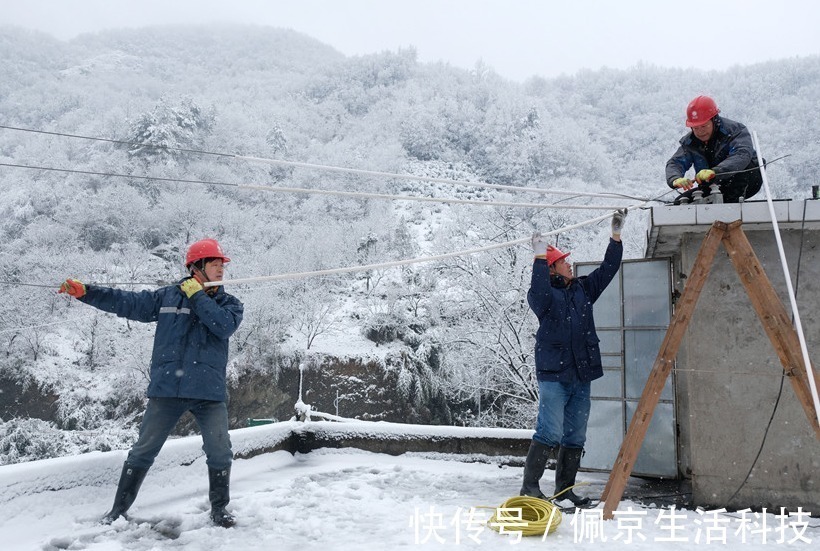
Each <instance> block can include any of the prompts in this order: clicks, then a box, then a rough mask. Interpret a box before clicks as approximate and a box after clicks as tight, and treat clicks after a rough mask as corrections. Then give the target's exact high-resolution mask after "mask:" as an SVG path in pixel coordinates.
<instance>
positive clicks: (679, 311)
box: [601, 222, 727, 519]
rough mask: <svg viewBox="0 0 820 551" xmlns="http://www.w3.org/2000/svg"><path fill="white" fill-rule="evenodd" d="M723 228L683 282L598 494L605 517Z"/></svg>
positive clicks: (708, 240)
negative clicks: (616, 455)
mask: <svg viewBox="0 0 820 551" xmlns="http://www.w3.org/2000/svg"><path fill="white" fill-rule="evenodd" d="M726 229H727V225H726V224H725V223H723V222H715V223H714V224H712V227H711V228H710V229H709V231H708V233H707V234H706V237H705V238H704V239H703V243H702V244H701V246H700V250H699V251H698V256H697V258H696V259H695V263H694V265H693V266H692V270H691V272H690V274H689V278H688V280H687V282H686V287H685V288H684V290H683V294H682V295H681V298H680V299H679V300H678V304H677V307H676V308H675V313H674V315H673V316H672V320H671V321H670V324H669V328H668V329H667V330H666V336H665V337H664V339H663V343H662V344H661V348H660V350H659V351H658V356H657V358H655V363H654V364H653V366H652V371H651V372H650V374H649V378H648V379H647V382H646V386H645V387H644V389H643V393H642V394H641V399H640V401H639V402H638V408H637V410H636V411H635V415H634V416H633V417H632V421H631V422H630V423H629V429H628V430H627V433H626V437H625V438H624V441H623V443H622V444H621V450H620V452H619V453H618V457H617V459H615V464H614V465H613V467H612V472H610V474H609V480H608V481H607V484H606V487H605V488H604V492H603V494H601V501H603V502H604V518H605V519H611V518H613V516H614V515H613V513H612V512H613V511H614V510H616V509H617V508H618V504H619V503H620V502H621V498H622V497H623V495H624V488H626V483H627V480H628V479H629V475H630V474H632V469H633V468H634V465H635V459H636V458H637V456H638V452H639V451H640V449H641V445H642V444H643V440H644V438H645V437H646V431H647V429H648V428H649V423H650V422H651V421H652V415H653V414H654V413H655V408H656V407H657V405H658V400H660V396H661V391H662V390H663V386H664V385H665V384H666V380H667V379H668V378H669V373H670V372H671V371H672V367H673V365H674V363H675V357H676V356H677V354H678V349H679V348H680V343H681V340H682V339H683V336H684V334H685V333H686V328H687V327H688V325H689V321H690V320H691V319H692V313H693V312H694V310H695V305H696V304H697V301H698V297H700V293H701V291H702V290H703V285H704V284H705V283H706V279H707V278H708V277H709V271H710V270H711V268H712V262H713V260H714V258H715V254H716V253H717V250H718V248H719V247H720V244H721V241H722V239H723V236H724V234H725V233H726Z"/></svg>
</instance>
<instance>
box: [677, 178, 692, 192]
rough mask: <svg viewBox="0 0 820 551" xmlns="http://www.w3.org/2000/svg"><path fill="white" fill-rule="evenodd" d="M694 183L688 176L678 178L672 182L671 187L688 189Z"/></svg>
mask: <svg viewBox="0 0 820 551" xmlns="http://www.w3.org/2000/svg"><path fill="white" fill-rule="evenodd" d="M694 185H695V184H694V183H693V182H692V180H690V179H689V178H678V179H676V180H675V181H674V182H672V187H674V188H676V189H682V190H684V191H689V190H690V189H692V186H694Z"/></svg>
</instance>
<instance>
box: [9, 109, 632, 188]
mask: <svg viewBox="0 0 820 551" xmlns="http://www.w3.org/2000/svg"><path fill="white" fill-rule="evenodd" d="M0 128H2V129H5V130H14V131H18V132H30V133H34V134H46V135H50V136H60V137H66V138H77V139H84V140H92V141H99V142H106V143H113V144H117V145H127V146H131V147H146V148H151V149H159V150H164V151H179V152H181V153H194V154H198V155H212V156H216V157H222V158H230V159H237V160H241V161H248V162H255V163H266V164H275V165H281V166H290V167H294V168H307V169H315V170H324V171H330V172H342V173H346V174H356V175H359V176H376V177H380V178H394V179H401V180H414V181H423V182H432V183H439V184H451V185H459V186H469V187H477V188H485V189H496V190H506V191H514V192H527V193H541V194H553V195H580V196H584V197H604V198H608V199H617V198H620V199H632V200H635V201H646V200H647V199H646V198H643V197H634V196H630V195H626V194H621V193H587V192H579V191H566V190H550V189H540V188H530V187H523V186H511V185H501V184H486V183H483V182H468V181H464V180H454V179H449V178H433V177H429V176H415V175H412V174H396V173H392V172H381V171H373V170H362V169H356V168H346V167H337V166H330V165H321V164H314V163H304V162H297V161H285V160H280V159H268V158H263V157H253V156H248V155H235V154H231V153H220V152H214V151H205V150H200V149H186V148H182V147H171V146H161V145H153V144H148V143H140V142H129V141H124V140H114V139H109V138H98V137H93V136H83V135H80V134H68V133H64V132H49V131H46V130H35V129H32V128H21V127H16V126H7V125H0Z"/></svg>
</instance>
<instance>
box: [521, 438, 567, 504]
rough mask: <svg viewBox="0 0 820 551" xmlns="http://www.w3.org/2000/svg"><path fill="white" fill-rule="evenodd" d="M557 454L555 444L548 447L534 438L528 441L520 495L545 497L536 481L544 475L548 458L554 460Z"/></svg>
mask: <svg viewBox="0 0 820 551" xmlns="http://www.w3.org/2000/svg"><path fill="white" fill-rule="evenodd" d="M557 454H558V447H557V446H556V447H550V446H547V445H546V444H542V443H541V442H536V441H535V440H533V441H532V442H530V449H529V451H528V452H527V460H526V461H525V462H524V483H523V484H522V485H521V494H520V495H522V496H530V497H537V498H540V499H546V496H544V494H543V492H541V487H540V486H539V485H538V483H539V481H540V480H541V477H542V476H544V469H545V468H546V467H547V463H548V462H550V460H552V461H553V462H554V461H555V456H556V455H557Z"/></svg>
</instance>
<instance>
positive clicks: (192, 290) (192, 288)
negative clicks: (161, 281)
mask: <svg viewBox="0 0 820 551" xmlns="http://www.w3.org/2000/svg"><path fill="white" fill-rule="evenodd" d="M179 288H180V289H182V292H183V293H185V296H186V297H188V298H191V297H192V296H194V295H195V294H197V293H198V292H200V291H201V290H202V284H200V283H199V281H197V280H196V278H193V277H189V278H188V279H186V280H185V281H183V282H182V283H180V284H179Z"/></svg>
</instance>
